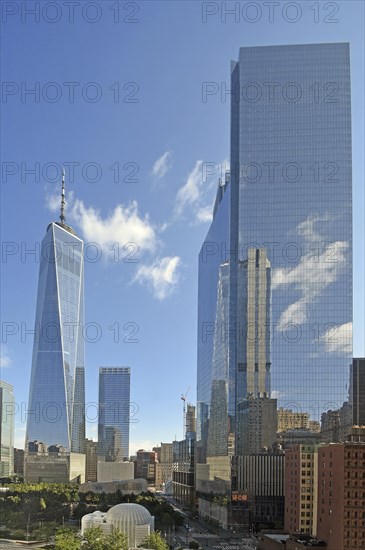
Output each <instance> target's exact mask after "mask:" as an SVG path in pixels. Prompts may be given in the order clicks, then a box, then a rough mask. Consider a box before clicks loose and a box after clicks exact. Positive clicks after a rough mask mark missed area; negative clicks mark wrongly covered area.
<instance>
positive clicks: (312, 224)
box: [295, 215, 334, 242]
mask: <svg viewBox="0 0 365 550" xmlns="http://www.w3.org/2000/svg"><path fill="white" fill-rule="evenodd" d="M331 221H334V220H333V218H331V217H330V216H329V215H325V216H309V217H308V218H307V219H306V220H304V222H302V223H300V224H299V225H298V227H297V228H296V230H295V233H296V234H298V233H299V235H301V236H302V237H304V238H305V239H306V240H307V241H309V242H321V241H322V240H323V237H322V236H321V235H320V234H319V233H318V232H317V231H316V225H318V224H320V223H328V222H331Z"/></svg>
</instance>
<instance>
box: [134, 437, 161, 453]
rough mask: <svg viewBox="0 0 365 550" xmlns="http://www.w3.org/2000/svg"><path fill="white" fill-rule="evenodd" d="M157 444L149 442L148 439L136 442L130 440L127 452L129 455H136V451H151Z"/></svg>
mask: <svg viewBox="0 0 365 550" xmlns="http://www.w3.org/2000/svg"><path fill="white" fill-rule="evenodd" d="M157 445H158V444H157V443H156V441H151V440H150V439H140V440H138V441H133V440H131V441H130V442H129V451H130V454H131V455H135V454H137V451H139V450H141V449H144V450H145V451H152V449H153V447H156V446H157Z"/></svg>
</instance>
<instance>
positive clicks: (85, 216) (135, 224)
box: [71, 200, 157, 257]
mask: <svg viewBox="0 0 365 550" xmlns="http://www.w3.org/2000/svg"><path fill="white" fill-rule="evenodd" d="M71 218H72V219H73V220H75V221H76V222H77V224H78V226H79V227H80V228H81V231H82V233H83V235H84V236H85V238H86V240H87V241H89V242H96V243H98V245H99V246H100V247H101V248H102V249H103V252H105V253H106V254H107V255H109V256H110V257H114V253H115V247H113V249H111V248H110V247H111V246H113V244H114V243H118V244H119V246H120V247H123V246H124V245H126V244H127V243H135V244H136V245H137V246H138V247H139V248H138V250H139V251H141V252H143V251H145V250H148V251H153V250H154V249H155V247H156V243H157V238H156V232H155V228H154V227H153V225H152V224H151V223H150V221H149V219H148V216H147V215H146V216H144V217H141V216H140V215H139V213H138V206H137V203H136V202H135V201H133V202H132V203H131V204H130V205H129V206H124V205H123V204H119V205H117V206H116V207H115V208H114V210H113V212H111V213H110V214H109V216H107V217H105V218H102V216H101V215H100V213H99V212H98V211H97V210H96V209H95V208H93V207H86V206H85V205H84V203H83V202H82V201H80V200H76V201H75V203H74V205H73V207H72V211H71Z"/></svg>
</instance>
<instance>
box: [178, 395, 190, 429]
mask: <svg viewBox="0 0 365 550" xmlns="http://www.w3.org/2000/svg"><path fill="white" fill-rule="evenodd" d="M189 391H190V386H189V387H188V389H187V390H186V392H185V395H184V394H183V393H182V394H181V397H180V399H181V400H182V402H183V439H184V438H185V436H186V397H187V395H188V393H189Z"/></svg>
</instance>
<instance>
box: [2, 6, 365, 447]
mask: <svg viewBox="0 0 365 550" xmlns="http://www.w3.org/2000/svg"><path fill="white" fill-rule="evenodd" d="M248 4H250V6H248ZM273 4H275V6H274V5H273ZM25 5H26V8H28V9H30V7H33V8H34V9H35V10H36V11H35V15H32V14H30V13H27V12H26V11H24V10H25V7H24V6H25ZM224 5H225V6H226V8H227V9H229V8H232V7H233V6H234V5H235V3H234V2H226V3H220V2H198V1H192V2H179V1H174V2H155V1H149V2H144V1H138V2H119V3H117V2H109V1H103V2H82V1H81V2H80V5H79V6H78V5H76V4H75V5H74V13H73V17H71V15H72V14H71V13H70V9H71V8H70V7H69V5H67V4H66V5H65V4H64V3H63V2H57V3H55V2H48V3H46V2H27V3H24V2H18V3H17V2H10V1H9V2H3V3H2V9H3V12H2V21H3V23H2V31H3V32H2V45H3V48H2V52H3V53H2V55H3V58H2V67H3V69H2V79H3V82H4V84H3V95H2V103H1V108H2V132H3V137H4V136H5V134H6V138H7V139H6V142H4V141H3V140H2V143H3V145H2V182H1V183H2V185H1V192H2V199H3V200H2V218H1V237H2V241H3V243H11V244H7V245H4V246H6V247H7V248H6V250H7V251H8V255H5V256H4V254H3V258H2V273H3V277H2V321H3V331H4V330H5V331H6V330H8V331H10V330H11V327H13V330H14V331H17V332H16V333H15V334H13V335H10V334H8V336H6V334H5V335H4V332H3V339H2V342H3V343H2V372H1V378H2V379H4V380H6V381H7V382H10V383H12V384H13V385H14V391H15V396H16V401H17V403H18V405H19V413H18V414H17V416H16V422H17V429H16V445H18V446H22V445H23V441H24V433H25V423H24V419H25V414H24V411H25V409H26V403H27V400H28V390H29V380H30V369H31V353H32V336H31V334H26V330H31V329H32V326H33V324H34V317H35V303H36V292H37V280H38V268H39V264H38V262H37V258H36V257H35V256H34V255H32V254H26V253H25V251H26V250H29V249H34V247H35V246H37V245H36V243H39V242H40V241H41V240H42V238H43V236H44V233H45V230H46V227H47V224H48V223H49V222H50V221H52V220H55V219H56V218H57V217H58V215H59V214H58V212H56V211H55V208H56V207H57V200H58V199H57V200H55V197H56V195H57V194H58V193H59V179H60V175H59V167H60V166H61V165H62V164H64V165H65V167H66V186H67V197H68V206H67V210H66V216H67V218H68V221H69V222H70V224H71V225H73V226H74V227H75V229H76V230H77V232H78V233H79V235H80V236H81V237H83V238H84V240H85V242H87V243H92V242H94V243H97V246H95V245H92V244H91V245H89V246H88V258H87V259H88V261H86V263H85V303H86V322H87V323H89V325H88V326H89V327H90V328H89V332H88V333H87V339H88V340H89V341H87V343H86V392H87V394H86V396H87V402H88V403H89V407H88V413H89V414H88V416H89V418H90V422H89V425H88V435H89V436H91V437H92V436H94V437H95V436H96V433H97V430H96V422H95V421H92V419H93V418H95V406H94V405H93V403H95V402H96V401H97V388H98V367H99V366H118V365H119V366H130V367H131V369H132V375H131V376H132V378H131V380H132V394H131V399H132V401H133V402H134V403H135V404H136V405H135V410H134V414H133V418H132V426H131V452H132V451H134V450H136V449H138V448H141V447H144V448H150V447H152V446H153V445H156V444H157V443H158V442H160V441H171V439H173V438H174V437H175V435H176V436H177V437H178V438H180V437H181V436H182V428H183V419H182V401H181V399H180V396H181V393H185V392H186V391H187V389H188V388H189V387H190V390H189V393H188V396H187V397H188V400H190V401H191V402H193V403H194V402H195V393H196V391H195V386H196V312H197V307H196V302H197V255H198V252H199V249H200V246H201V243H202V241H203V239H204V237H205V234H206V232H207V230H208V227H209V212H210V209H211V205H212V201H213V198H214V195H215V188H216V185H217V182H218V177H219V175H220V174H219V172H220V170H219V169H218V165H219V164H222V163H224V162H225V161H226V160H227V159H228V157H229V135H230V121H229V96H228V95H227V98H226V101H222V98H221V96H220V94H215V95H212V96H208V97H207V98H206V99H207V100H206V101H203V98H202V86H203V83H204V82H214V83H217V84H218V86H219V89H222V87H224V86H226V87H227V89H229V74H230V60H231V59H237V56H238V49H239V47H241V46H252V45H271V44H295V43H311V42H332V41H333V42H350V44H351V64H352V65H351V68H352V110H353V182H354V183H353V192H354V212H353V213H354V296H355V299H354V354H355V355H356V356H361V355H364V353H365V351H364V338H363V334H364V332H365V329H364V288H363V286H364V285H363V281H364V217H363V209H364V184H363V181H364V163H363V150H364V139H363V120H364V117H363V107H364V105H363V97H364V82H363V67H364V40H363V28H364V4H363V2H362V1H346V2H281V3H280V5H276V3H271V7H269V5H268V3H265V2H264V3H262V2H250V3H248V2H240V3H239V12H237V13H236V14H235V15H229V14H228V13H227V14H225V13H224ZM45 6H46V7H45ZM117 8H118V9H119V13H118V11H117ZM37 10H38V13H37ZM272 10H274V11H272ZM72 19H73V20H72ZM255 19H257V20H256V21H255V22H254V20H255ZM93 20H95V21H94V22H92V21H93ZM30 89H34V90H35V93H34V94H33V95H32V94H29V93H27V90H28V91H29V90H30ZM204 163H215V164H214V166H216V170H212V171H215V172H216V173H214V174H213V175H208V176H207V177H206V178H202V174H203V173H204V166H206V164H204ZM211 166H213V165H211ZM32 168H33V169H35V173H33V174H32V173H30V172H27V170H30V169H32ZM72 172H73V173H72ZM115 180H116V181H115ZM114 243H119V244H118V245H115V244H114ZM127 243H136V245H137V246H138V247H137V246H136V245H131V246H128V247H125V248H123V247H124V245H126V244H127ZM3 250H4V249H3ZM95 254H98V257H96V261H93V260H94V258H95ZM128 254H129V256H128V258H126V256H127V255H128ZM123 259H124V260H125V261H123ZM131 259H135V260H137V262H131V261H127V260H131ZM4 323H12V325H4ZM94 324H97V329H95V326H96V325H94ZM4 327H5V329H4ZM110 327H112V328H110ZM117 331H119V338H117ZM132 331H134V332H135V334H133V335H132V336H128V335H131V334H132ZM94 337H95V339H96V338H97V341H96V342H94V343H93V342H91V340H92V339H94ZM115 339H116V340H119V341H118V342H115V341H114V340H115ZM131 339H136V340H138V341H137V342H130V341H128V340H131ZM5 340H6V341H5Z"/></svg>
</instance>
